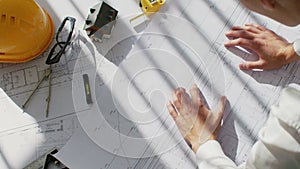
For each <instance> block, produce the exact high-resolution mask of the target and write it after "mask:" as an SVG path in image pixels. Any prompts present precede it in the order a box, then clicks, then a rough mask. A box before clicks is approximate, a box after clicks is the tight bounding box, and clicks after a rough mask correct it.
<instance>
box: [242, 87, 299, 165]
mask: <svg viewBox="0 0 300 169" xmlns="http://www.w3.org/2000/svg"><path fill="white" fill-rule="evenodd" d="M299 143H300V91H297V90H295V89H293V88H287V89H284V90H283V92H282V94H281V97H280V100H279V104H278V105H276V106H273V107H272V110H271V113H270V117H269V119H268V121H267V123H266V126H265V127H264V128H263V129H261V131H260V133H259V141H258V142H257V143H256V144H255V145H254V147H253V149H252V150H251V153H250V155H249V156H248V160H247V162H246V165H247V167H248V168H263V169H281V168H300V144H299Z"/></svg>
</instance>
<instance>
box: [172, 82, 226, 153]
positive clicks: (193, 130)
mask: <svg viewBox="0 0 300 169" xmlns="http://www.w3.org/2000/svg"><path fill="white" fill-rule="evenodd" d="M190 94H191V96H189V95H188V93H187V92H186V91H185V89H184V88H177V89H175V90H174V91H173V96H172V97H173V103H172V102H170V101H169V102H168V103H167V108H168V110H169V113H170V115H171V116H172V118H173V119H174V121H175V123H176V125H177V127H178V129H179V131H180V133H181V135H182V136H183V137H184V139H185V140H186V142H187V143H188V144H190V145H191V148H192V150H193V151H194V152H195V153H196V152H197V150H198V148H199V147H200V145H201V144H203V143H205V142H206V141H207V140H216V138H217V134H218V130H219V127H220V124H221V119H222V116H223V113H224V109H225V103H226V98H225V97H224V96H223V97H221V99H220V101H219V103H218V105H217V108H216V109H215V110H214V111H211V110H210V109H209V108H208V107H207V105H206V101H205V100H204V99H203V97H202V96H201V92H200V90H199V89H198V87H197V86H196V85H193V86H192V87H191V89H190Z"/></svg>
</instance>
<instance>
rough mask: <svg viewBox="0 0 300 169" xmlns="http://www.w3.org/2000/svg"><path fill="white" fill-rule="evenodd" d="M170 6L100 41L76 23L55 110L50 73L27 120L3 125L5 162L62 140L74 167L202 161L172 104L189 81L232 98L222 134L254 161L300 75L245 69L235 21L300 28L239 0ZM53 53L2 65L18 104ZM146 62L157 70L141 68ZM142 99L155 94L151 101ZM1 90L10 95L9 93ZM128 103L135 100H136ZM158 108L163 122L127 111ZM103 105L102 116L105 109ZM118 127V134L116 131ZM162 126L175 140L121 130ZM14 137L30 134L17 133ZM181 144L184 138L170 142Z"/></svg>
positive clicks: (231, 152)
mask: <svg viewBox="0 0 300 169" xmlns="http://www.w3.org/2000/svg"><path fill="white" fill-rule="evenodd" d="M112 2H114V1H113V0H112ZM161 12H162V13H163V14H160V15H156V16H155V15H154V16H152V17H151V22H150V23H149V25H148V27H147V28H146V30H145V31H144V34H135V33H134V31H133V30H132V28H129V27H128V25H129V23H127V22H128V21H129V18H130V17H124V18H123V19H122V18H120V22H117V24H119V25H116V28H115V30H114V32H113V33H114V34H113V36H112V37H111V39H108V40H104V41H103V42H101V43H95V44H96V48H97V49H96V48H95V47H94V46H93V43H91V42H90V40H88V39H86V37H85V36H81V35H80V34H81V33H80V32H77V33H76V35H75V37H74V39H75V42H74V43H73V44H72V46H71V49H72V50H68V52H67V54H66V56H65V57H62V61H61V62H60V63H59V64H57V65H55V66H54V67H53V71H54V72H53V82H52V83H53V84H52V91H53V93H52V100H51V105H50V113H49V118H45V107H46V106H45V104H46V102H45V98H46V95H47V84H46V82H44V83H43V84H42V87H40V89H39V91H38V92H37V94H36V95H35V97H33V98H32V100H31V102H30V103H29V106H28V108H26V110H25V113H26V114H28V115H29V116H31V118H28V117H27V116H26V118H24V122H22V123H16V124H11V125H8V126H9V127H5V128H2V127H1V129H0V151H1V156H0V157H1V158H2V162H1V163H0V164H1V165H2V164H3V165H6V166H7V168H22V167H24V165H26V164H28V163H29V162H30V161H32V160H34V159H36V158H37V157H38V156H40V155H41V154H43V153H44V152H45V151H47V150H48V149H51V148H52V147H54V146H56V147H58V148H62V149H61V151H60V154H58V155H57V157H58V158H60V159H61V160H62V161H64V162H65V163H66V164H67V165H69V166H71V168H84V167H85V168H103V169H118V168H120V169H121V168H122V169H124V168H136V169H140V168H149V169H160V168H161V169H162V168H172V169H173V168H196V165H195V159H194V156H193V154H192V152H191V151H190V150H189V148H188V147H187V146H186V144H185V143H184V142H183V141H182V140H180V136H179V135H178V132H176V127H174V123H172V120H171V119H170V117H169V116H168V114H167V111H166V110H165V107H164V105H165V101H166V100H168V99H170V96H171V90H172V89H173V88H175V87H178V86H183V87H186V88H189V87H190V86H191V84H193V83H197V85H198V86H199V87H200V88H201V90H203V91H204V93H205V96H207V100H208V103H209V104H210V105H211V106H212V107H213V106H214V105H215V103H216V101H217V99H218V98H219V96H220V95H226V97H227V98H228V104H227V107H226V113H225V117H224V125H223V127H222V130H221V133H220V135H219V140H220V142H221V144H222V147H223V149H224V151H225V153H226V154H227V155H228V156H229V157H230V158H231V159H232V160H234V161H235V162H236V163H237V164H240V163H242V162H243V161H245V159H246V158H247V154H248V152H249V150H250V149H251V147H252V145H253V143H254V142H255V140H256V139H257V133H258V131H259V129H260V128H261V127H262V126H263V124H264V123H265V120H266V119H267V116H268V112H269V109H270V107H271V105H272V104H274V103H276V100H277V98H278V96H279V93H280V91H281V89H282V88H283V87H284V86H286V85H287V84H289V83H297V84H299V82H300V76H299V75H300V70H299V63H298V62H297V63H292V64H289V65H287V66H285V67H283V68H282V69H280V70H276V71H263V72H261V71H256V72H253V71H247V72H243V71H240V70H239V69H238V63H240V62H241V60H242V59H252V58H253V57H255V56H253V54H250V53H248V52H246V51H244V50H240V49H239V48H232V49H225V48H224V47H223V43H224V42H225V41H226V37H225V36H224V32H226V31H227V30H229V29H230V27H231V26H233V25H243V24H244V23H259V24H261V25H264V26H266V27H268V28H270V29H272V30H274V31H276V32H277V33H279V34H281V35H283V36H284V37H287V38H288V39H289V40H290V41H292V40H295V39H297V38H299V37H300V29H299V28H298V27H296V28H286V27H285V26H282V25H280V24H278V23H276V22H274V21H271V20H269V19H266V18H264V17H261V16H259V15H254V14H253V13H250V12H249V11H247V10H245V9H244V8H243V7H241V6H240V4H239V2H238V1H234V0H227V1H222V0H202V1H199V0H187V1H179V0H168V1H167V3H166V4H165V5H164V7H163V8H162V9H161ZM176 17H178V18H176ZM122 24H125V26H127V27H128V29H124V25H123V27H122ZM47 52H48V51H47ZM47 52H46V53H44V54H43V55H42V56H40V57H38V58H36V59H35V60H33V61H31V62H28V63H23V64H17V65H15V64H0V87H1V88H2V89H3V90H4V91H5V92H6V93H7V95H9V96H10V97H11V99H12V100H13V101H14V102H15V103H16V104H17V105H18V106H21V105H22V103H23V102H24V100H25V99H26V97H27V96H28V95H29V93H30V91H32V89H33V88H34V86H35V85H36V83H37V82H38V80H40V79H41V77H42V74H43V73H44V71H45V69H46V68H47V67H46V66H45V65H44V64H41V63H44V61H45V56H47ZM103 55H104V56H105V58H104V57H103ZM161 56H164V57H161ZM146 58H152V59H153V60H145V59H146ZM170 58H173V59H170ZM174 58H175V59H174ZM139 59H140V60H139ZM109 61H111V62H109ZM137 63H138V64H137ZM139 66H140V67H139ZM143 66H144V67H143ZM145 67H146V68H149V69H147V70H149V71H144V72H143V71H139V70H145V69H143V68H145ZM124 72H127V73H128V74H125V73H124ZM83 74H88V75H89V78H90V82H91V89H92V93H93V95H92V99H93V102H94V103H93V104H91V105H88V104H86V101H85V94H84V86H83V83H82V75H83ZM145 77H151V78H150V80H149V78H148V79H147V78H145ZM152 78H153V79H152ZM131 81H134V82H136V85H132V83H130V82H131ZM111 89H114V90H111ZM137 89H138V90H137ZM153 89H157V90H153ZM162 91H163V92H162ZM118 98H119V100H118ZM128 98H130V99H128ZM141 98H146V102H145V101H143V100H142V99H141ZM0 99H1V101H2V100H7V99H6V96H5V95H4V94H1V96H0ZM147 101H149V102H147ZM3 103H4V102H3ZM5 103H6V102H5ZM112 103H117V104H115V105H114V104H112ZM148 103H150V104H153V105H151V106H149V104H148ZM2 105H3V106H5V105H6V104H1V106H2ZM126 105H134V106H133V108H134V109H132V107H128V106H126ZM152 106H153V107H152ZM149 107H150V108H158V109H157V110H155V111H151V112H158V113H160V114H159V117H162V119H163V120H164V121H159V119H158V118H155V117H156V116H154V115H153V114H152V116H151V113H148V114H147V115H148V116H146V117H144V116H136V115H133V116H132V115H130V113H128V112H140V111H143V112H148V111H150V108H149ZM1 109H2V108H1ZM4 109H6V108H5V107H4ZM17 110H18V111H17V112H18V113H19V114H23V113H24V112H22V111H21V110H20V109H17ZM99 112H100V114H99ZM124 112H125V113H124ZM4 113H5V111H1V120H3V121H12V123H13V122H14V121H13V120H12V119H13V117H11V116H5V118H2V115H3V114H4ZM95 113H98V114H95ZM101 113H102V116H103V118H101V116H99V115H101ZM126 113H128V114H126ZM145 114H146V113H145ZM18 117H20V118H23V117H21V116H20V115H18ZM99 117H100V118H99ZM27 119H30V120H27ZM78 119H79V121H78ZM128 119H129V120H128ZM153 119H154V120H153ZM101 120H105V121H106V122H107V123H108V124H109V126H110V127H111V129H113V130H114V131H117V132H116V133H117V134H119V135H116V137H117V139H116V138H115V137H113V134H111V133H110V132H107V131H108V130H106V129H107V127H105V125H103V124H104V122H105V121H101ZM128 121H134V122H135V123H130V122H128ZM162 123H164V124H167V125H166V126H168V127H167V128H162V126H165V125H162ZM168 129H172V130H171V131H172V132H170V133H171V135H169V134H165V133H166V131H169V130H168ZM110 134H111V135H112V139H111V138H110V137H108V136H110ZM159 134H161V135H167V136H172V137H171V138H173V136H174V138H176V139H174V140H175V142H174V140H170V137H163V139H162V140H161V143H160V142H159V141H157V140H152V141H153V142H152V143H149V140H146V141H145V140H143V141H145V142H142V143H140V142H137V144H135V145H134V146H133V147H130V146H127V145H130V144H129V143H128V142H130V141H128V140H130V139H128V138H126V139H124V138H123V137H118V136H123V135H126V136H130V137H131V138H143V137H145V138H147V137H148V138H151V137H152V136H153V135H159ZM32 138H34V139H32ZM70 138H71V139H70ZM13 139H14V140H22V141H19V142H11V141H10V140H13ZM69 139H70V140H69ZM68 140H69V142H67V141H68ZM109 141H110V142H109ZM127 141H128V142H127ZM173 142H174V144H173ZM159 143H160V144H159ZM175 143H176V146H171V147H168V146H166V145H175ZM177 143H178V144H177ZM103 145H104V146H103ZM105 145H108V147H105ZM29 148H30V150H28V149H29ZM12 150H13V151H12ZM24 151H26V152H29V154H26V155H24V156H21V155H22V153H19V152H24ZM143 152H144V153H143ZM136 153H138V154H136ZM15 154H19V155H20V156H21V157H20V156H17V157H16V156H14V155H15ZM124 156H125V157H124ZM126 156H127V158H126ZM138 157H144V158H138ZM16 158H19V159H18V160H19V161H17V162H16ZM73 166H75V167H73ZM3 168H4V167H3Z"/></svg>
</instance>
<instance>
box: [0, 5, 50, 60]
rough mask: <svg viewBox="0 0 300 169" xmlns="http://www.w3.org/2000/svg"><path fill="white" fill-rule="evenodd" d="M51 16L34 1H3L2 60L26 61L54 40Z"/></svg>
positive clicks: (0, 15) (0, 13) (0, 25)
mask: <svg viewBox="0 0 300 169" xmlns="http://www.w3.org/2000/svg"><path fill="white" fill-rule="evenodd" d="M53 35H54V25H53V21H52V19H51V17H50V15H49V14H48V13H47V12H46V11H45V10H44V9H42V8H41V7H40V6H39V5H38V4H37V3H36V2H35V1H34V0H0V62H10V63H18V62H26V61H29V60H31V59H33V58H35V57H37V56H38V55H40V54H41V53H42V52H44V51H45V50H46V49H47V47H48V46H49V45H50V43H51V41H52V37H53Z"/></svg>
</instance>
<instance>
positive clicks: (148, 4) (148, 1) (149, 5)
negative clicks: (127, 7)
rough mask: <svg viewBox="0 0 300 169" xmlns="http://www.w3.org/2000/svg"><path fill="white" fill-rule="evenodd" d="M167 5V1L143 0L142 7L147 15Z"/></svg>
mask: <svg viewBox="0 0 300 169" xmlns="http://www.w3.org/2000/svg"><path fill="white" fill-rule="evenodd" d="M164 3H165V0H141V1H140V5H141V7H142V9H143V11H144V12H145V13H149V12H157V11H159V10H160V8H161V7H162V6H163V4H164Z"/></svg>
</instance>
